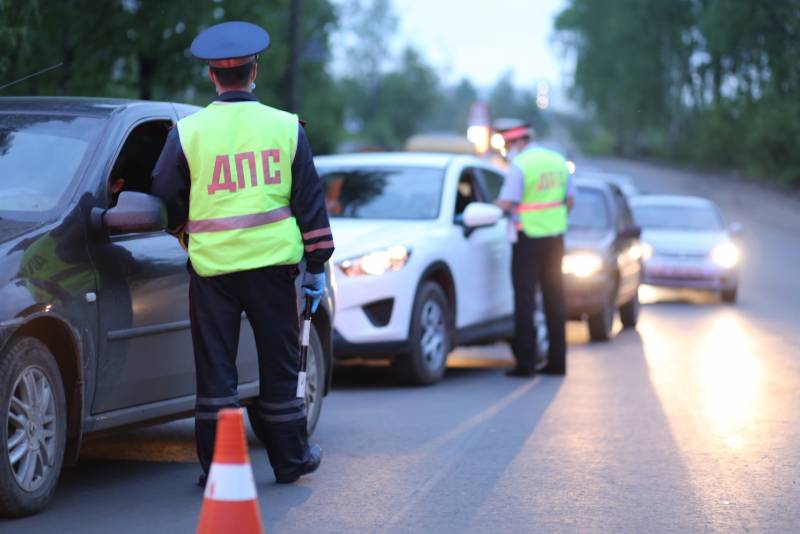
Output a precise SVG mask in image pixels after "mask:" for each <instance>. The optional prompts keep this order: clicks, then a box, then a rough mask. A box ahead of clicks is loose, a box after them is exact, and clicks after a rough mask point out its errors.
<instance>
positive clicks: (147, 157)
mask: <svg viewBox="0 0 800 534" xmlns="http://www.w3.org/2000/svg"><path fill="white" fill-rule="evenodd" d="M170 127H172V121H170V120H167V119H163V120H155V121H148V122H144V123H142V124H139V125H138V126H136V127H135V128H134V129H133V131H131V133H130V134H129V135H128V138H127V139H126V140H125V144H124V145H123V146H122V150H120V153H119V156H117V159H116V161H115V162H114V166H113V167H112V168H111V173H110V174H109V176H108V180H107V181H106V184H107V187H106V190H107V197H108V203H109V206H114V205H115V204H116V203H117V198H118V197H119V194H120V193H121V192H122V191H136V192H139V193H149V192H150V186H151V185H152V180H153V178H152V174H153V168H154V167H155V165H156V162H157V161H158V157H159V156H160V155H161V149H163V148H164V143H165V142H166V140H167V134H168V133H169V129H170Z"/></svg>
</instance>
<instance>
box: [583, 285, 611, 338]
mask: <svg viewBox="0 0 800 534" xmlns="http://www.w3.org/2000/svg"><path fill="white" fill-rule="evenodd" d="M616 295H617V291H616V289H614V290H613V291H610V292H609V295H608V298H606V301H605V303H604V304H603V307H602V308H601V309H600V310H599V311H597V312H595V313H593V314H591V315H589V338H590V339H591V340H592V341H608V340H609V339H611V333H612V331H613V328H614V315H615V313H614V312H616V303H615V301H616Z"/></svg>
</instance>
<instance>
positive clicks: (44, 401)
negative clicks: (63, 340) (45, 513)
mask: <svg viewBox="0 0 800 534" xmlns="http://www.w3.org/2000/svg"><path fill="white" fill-rule="evenodd" d="M0 409H2V411H1V412H0V413H1V414H2V416H0V417H2V420H1V421H0V515H4V516H23V515H30V514H33V513H35V512H38V511H39V510H41V509H43V508H44V507H45V506H46V505H47V503H48V502H49V501H50V499H51V498H52V497H53V493H55V490H56V483H57V482H58V477H59V474H60V473H61V465H62V462H63V460H64V446H65V443H66V435H67V408H66V401H65V399H64V386H63V384H62V383H61V373H60V372H59V369H58V364H57V363H56V361H55V358H53V355H52V354H51V353H50V351H49V350H48V348H47V346H45V345H44V343H42V342H41V341H39V340H37V339H33V338H21V339H19V340H18V341H16V342H14V343H13V344H12V345H11V347H10V348H9V350H7V351H6V352H5V354H4V355H3V356H2V357H0Z"/></svg>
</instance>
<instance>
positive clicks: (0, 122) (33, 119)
mask: <svg viewBox="0 0 800 534" xmlns="http://www.w3.org/2000/svg"><path fill="white" fill-rule="evenodd" d="M102 124H103V121H102V120H100V119H92V118H87V117H70V116H55V115H27V114H25V115H11V114H2V113H0V211H23V212H42V211H48V210H51V209H53V208H55V207H56V205H58V203H59V201H60V200H61V198H62V197H63V196H64V194H65V193H66V192H67V190H68V188H69V186H70V184H71V183H72V180H73V179H74V177H75V173H76V172H77V170H78V167H79V166H80V164H81V161H83V158H84V157H85V156H86V152H87V150H88V147H89V143H90V142H91V140H92V139H94V137H95V136H96V135H97V133H98V132H99V130H100V128H101V126H102Z"/></svg>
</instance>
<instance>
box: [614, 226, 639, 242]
mask: <svg viewBox="0 0 800 534" xmlns="http://www.w3.org/2000/svg"><path fill="white" fill-rule="evenodd" d="M619 236H620V237H622V238H625V239H639V238H640V237H642V227H641V226H629V227H627V228H623V229H622V230H620V231H619Z"/></svg>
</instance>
